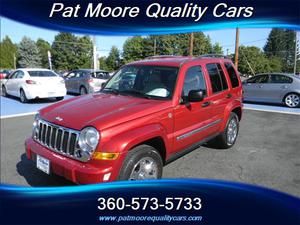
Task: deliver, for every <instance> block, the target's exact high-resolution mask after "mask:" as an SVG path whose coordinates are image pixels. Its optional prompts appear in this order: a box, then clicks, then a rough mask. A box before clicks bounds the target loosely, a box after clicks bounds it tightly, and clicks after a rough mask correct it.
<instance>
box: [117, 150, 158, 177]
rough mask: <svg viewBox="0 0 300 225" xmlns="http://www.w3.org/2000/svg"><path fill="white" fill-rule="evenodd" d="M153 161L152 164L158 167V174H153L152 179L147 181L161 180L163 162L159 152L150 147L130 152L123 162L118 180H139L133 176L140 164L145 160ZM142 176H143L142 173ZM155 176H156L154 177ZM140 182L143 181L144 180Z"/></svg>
mask: <svg viewBox="0 0 300 225" xmlns="http://www.w3.org/2000/svg"><path fill="white" fill-rule="evenodd" d="M150 159H151V160H152V162H154V163H155V165H156V168H155V169H156V170H155V169H154V170H155V171H156V172H155V173H154V170H153V171H152V172H153V177H152V178H146V179H160V178H161V176H162V170H163V161H162V158H161V156H160V154H159V153H158V151H157V150H156V149H155V148H153V147H151V146H149V145H140V146H137V147H135V148H133V149H132V150H130V151H129V152H128V154H127V156H126V158H125V160H124V162H123V166H122V168H121V170H120V172H119V176H118V180H139V179H132V178H131V175H132V173H133V171H134V170H137V169H138V168H137V167H138V165H137V164H138V163H139V162H141V161H143V160H150ZM148 162H149V161H148ZM140 174H143V173H141V172H140ZM154 174H155V175H154ZM139 177H140V178H141V177H142V176H139ZM140 180H143V179H142V178H141V179H140Z"/></svg>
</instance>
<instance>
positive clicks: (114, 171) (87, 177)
mask: <svg viewBox="0 0 300 225" xmlns="http://www.w3.org/2000/svg"><path fill="white" fill-rule="evenodd" d="M25 150H26V155H27V158H28V159H30V160H32V161H34V162H36V155H40V156H42V157H44V158H46V159H48V160H50V173H54V174H57V175H59V176H62V177H64V178H66V179H68V180H70V181H72V182H74V183H78V184H93V183H100V182H108V181H114V180H116V179H117V177H118V174H119V170H120V168H121V165H122V162H123V159H124V154H120V156H119V157H118V159H117V160H93V159H92V160H90V161H89V162H86V163H83V162H79V161H77V160H74V159H70V158H67V157H65V156H63V155H60V154H58V153H55V152H53V151H51V150H49V149H47V148H46V147H44V146H42V145H40V144H38V143H37V142H35V141H34V140H33V139H32V138H28V139H27V140H26V141H25Z"/></svg>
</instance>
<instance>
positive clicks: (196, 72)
mask: <svg viewBox="0 0 300 225" xmlns="http://www.w3.org/2000/svg"><path fill="white" fill-rule="evenodd" d="M191 90H204V91H206V85H205V80H204V77H203V73H202V68H201V67H200V66H193V67H191V68H189V69H188V70H187V72H186V74H185V78H184V85H183V89H182V95H183V97H187V96H188V94H189V92H190V91H191Z"/></svg>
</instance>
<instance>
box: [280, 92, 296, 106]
mask: <svg viewBox="0 0 300 225" xmlns="http://www.w3.org/2000/svg"><path fill="white" fill-rule="evenodd" d="M289 94H296V95H298V96H299V97H300V93H298V92H296V91H290V92H288V93H286V94H285V95H284V96H283V98H282V103H284V100H285V98H286V96H288V95H289Z"/></svg>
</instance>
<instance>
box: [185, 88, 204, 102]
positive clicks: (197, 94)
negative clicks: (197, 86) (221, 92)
mask: <svg viewBox="0 0 300 225" xmlns="http://www.w3.org/2000/svg"><path fill="white" fill-rule="evenodd" d="M205 94H206V91H205V90H191V91H190V92H189V95H188V101H189V102H201V101H202V100H203V99H204V96H205Z"/></svg>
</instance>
